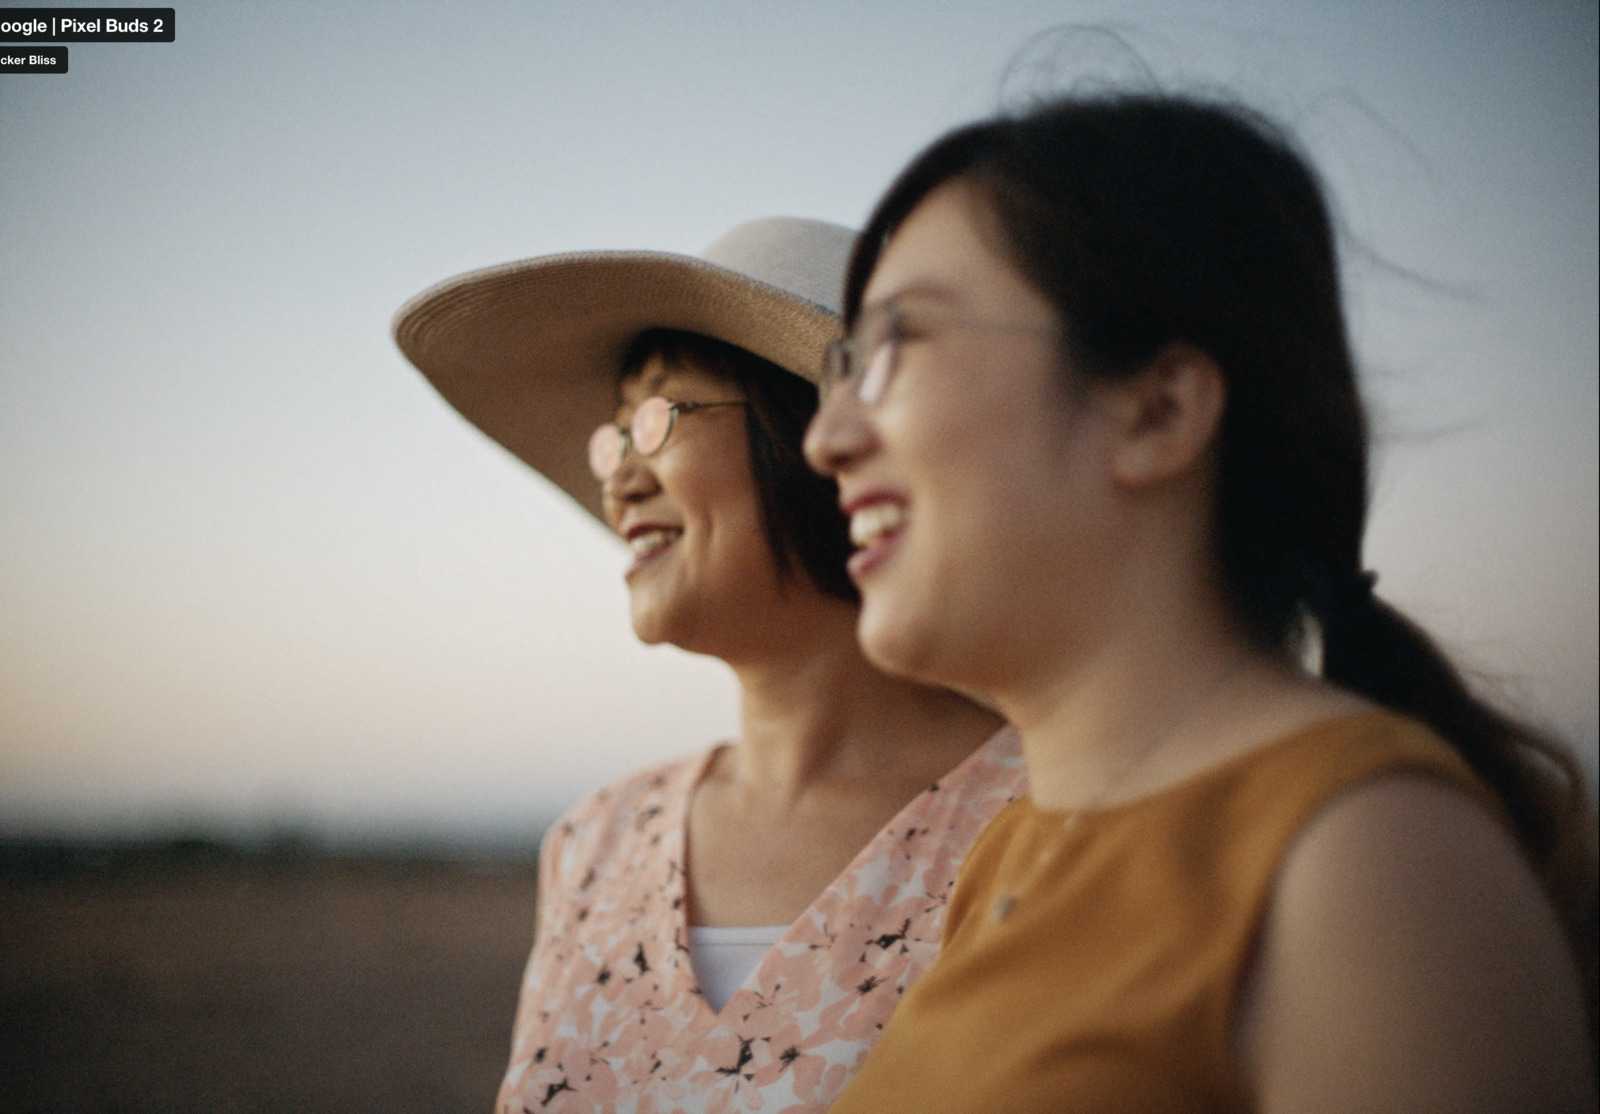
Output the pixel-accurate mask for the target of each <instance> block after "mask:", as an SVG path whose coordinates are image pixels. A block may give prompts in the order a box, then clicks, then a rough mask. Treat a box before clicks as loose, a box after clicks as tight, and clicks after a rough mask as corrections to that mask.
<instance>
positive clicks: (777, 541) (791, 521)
mask: <svg viewBox="0 0 1600 1114" xmlns="http://www.w3.org/2000/svg"><path fill="white" fill-rule="evenodd" d="M652 357H659V358H660V359H661V361H662V362H663V363H665V364H666V365H667V366H668V367H672V368H683V367H694V368H698V369H699V370H701V371H704V372H706V373H707V374H708V375H714V376H716V377H717V378H718V379H721V380H724V381H726V382H727V383H729V384H731V385H732V386H734V387H736V388H737V389H738V390H739V392H740V393H741V394H743V395H744V397H745V399H746V400H747V401H748V402H749V404H750V405H748V406H746V407H745V433H746V436H747V438H748V440H749V444H750V471H751V474H752V475H753V476H754V477H755V482H756V492H757V494H758V497H759V498H760V500H761V522H762V525H763V526H764V527H765V529H766V534H767V544H768V545H769V546H770V547H771V549H772V556H773V560H774V561H776V562H777V566H778V574H779V577H780V579H781V578H787V577H791V576H793V575H794V574H795V572H796V568H795V564H796V562H798V563H799V568H800V570H801V571H803V573H804V575H805V576H807V577H809V578H810V579H811V582H812V583H813V584H815V585H816V586H817V588H818V589H820V590H821V591H822V592H824V593H825V594H827V595H830V596H834V597H837V598H838V599H842V600H848V601H849V602H851V603H859V602H860V601H861V597H860V595H859V594H858V593H857V592H856V586H855V584H853V583H852V582H851V580H850V575H849V574H848V573H847V572H846V571H845V562H846V561H847V560H848V559H849V557H850V549H851V546H850V526H849V523H848V522H847V521H846V520H845V517H844V515H843V513H842V512H841V511H840V510H839V490H838V488H837V487H836V486H835V485H834V482H833V481H832V480H830V479H825V478H824V477H822V476H819V475H817V474H816V473H815V472H813V471H812V470H811V469H810V468H809V467H807V465H806V461H805V457H804V456H803V455H802V454H801V451H800V444H801V441H802V440H803V439H804V437H805V433H806V425H807V424H808V423H809V422H810V421H811V417H812V415H814V414H815V413H816V412H817V388H816V387H815V386H814V385H812V384H811V383H808V382H807V381H806V380H804V379H802V378H801V377H800V376H798V375H794V374H792V373H790V372H788V371H785V370H784V369H783V368H781V367H779V366H778V365H777V364H774V363H772V362H771V361H769V360H764V359H762V358H761V357H760V356H757V355H756V354H755V353H753V352H750V351H748V350H747V349H744V348H740V347H738V346H737V345H734V344H729V343H727V342H726V341H721V340H717V339H716V338H714V337H708V336H702V335H701V334H699V333H691V332H685V331H683V330H680V329H646V330H645V331H644V332H642V333H640V334H639V335H638V336H637V337H635V338H634V340H633V343H631V344H630V345H629V346H628V350H627V352H626V353H625V354H624V355H623V358H622V368H621V371H620V373H619V376H618V378H619V379H626V378H628V377H629V376H631V375H634V374H636V373H638V372H639V371H640V370H641V369H643V367H644V365H645V364H646V363H647V362H648V361H649V360H650V359H651V358H652Z"/></svg>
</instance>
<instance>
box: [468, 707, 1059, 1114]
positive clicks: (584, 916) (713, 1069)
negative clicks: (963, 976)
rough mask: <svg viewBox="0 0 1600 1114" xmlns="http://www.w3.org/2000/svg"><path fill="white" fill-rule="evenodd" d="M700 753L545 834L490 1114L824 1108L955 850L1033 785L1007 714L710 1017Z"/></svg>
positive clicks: (619, 788)
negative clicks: (689, 835) (691, 864)
mask: <svg viewBox="0 0 1600 1114" xmlns="http://www.w3.org/2000/svg"><path fill="white" fill-rule="evenodd" d="M710 757H711V754H710V752H708V753H707V754H704V755H701V756H699V757H697V758H694V759H691V760H688V761H684V762H679V763H676V764H673V765H669V766H663V767H659V768H657V769H654V770H648V771H646V772H644V773H642V774H637V775H635V776H633V777H631V778H627V779H625V780H623V781H621V782H618V783H617V784H615V785H612V786H610V787H609V788H606V789H603V790H601V791H600V792H598V793H595V794H594V795H592V796H591V797H589V798H587V799H586V800H584V801H583V802H581V803H580V804H578V805H577V806H576V807H574V808H573V809H572V810H571V811H570V812H568V813H567V815H566V816H565V817H563V818H562V819H561V820H560V821H559V822H558V823H557V824H556V825H555V826H554V827H553V828H551V829H550V831H549V832H548V833H547V834H546V836H545V839H544V845H543V847H542V849H541V853H540V875H539V910H538V927H537V932H536V938H535V943H534V950H533V956H532V958H531V959H530V960H529V963H528V970H527V975H526V977H525V978H524V980H523V984H522V996H521V1002H520V1004H519V1006H518V1010H517V1019H516V1025H515V1029H514V1031H513V1035H512V1052H511V1065H510V1068H509V1070H508V1071H507V1073H506V1077H505V1080H504V1082H503V1083H502V1084H501V1088H500V1096H499V1099H498V1100H497V1102H496V1107H495V1109H496V1111H497V1114H542V1112H546V1111H548V1112H550V1114H591V1112H592V1114H600V1112H606V1114H612V1112H626V1114H670V1112H679V1111H683V1112H695V1114H699V1112H702V1111H703V1112H706V1114H723V1112H730V1114H731V1112H734V1111H757V1110H759V1111H762V1112H764V1114H811V1112H820V1111H823V1110H825V1109H826V1108H827V1106H828V1104H829V1103H830V1102H832V1100H833V1098H834V1097H835V1096H836V1095H837V1094H838V1093H839V1091H840V1090H841V1088H842V1087H843V1086H844V1083H845V1081H846V1080H847V1079H849V1077H850V1076H851V1074H852V1073H854V1071H855V1070H856V1068H857V1066H858V1065H859V1064H860V1063H861V1061H862V1060H863V1059H865V1057H866V1054H867V1051H868V1050H869V1049H870V1048H871V1046H872V1044H873V1042H874V1041H875V1040H876V1039H877V1037H878V1034H879V1033H880V1032H881V1030H882V1028H883V1025H884V1023H885V1022H887V1021H888V1019H889V1015H890V1013H892V1012H893V1010H894V1008H895V1005H896V1004H897V1003H898V1002H899V1000H900V996H901V995H902V994H904V993H905V991H906V988H907V987H909V986H910V985H911V984H912V983H913V982H914V981H915V980H916V979H917V978H918V977H919V976H920V975H921V974H922V973H923V971H925V970H926V969H927V968H928V966H929V965H930V964H931V963H932V962H933V958H934V956H935V955H936V954H937V952H938V948H939V941H940V937H941V935H942V932H943V927H944V913H945V903H946V901H947V900H948V898H949V895H950V890H951V888H952V887H953V886H954V884H955V878H956V873H957V869H958V867H959V866H960V862H961V858H962V856H963V855H964V854H965V853H966V850H967V848H968V847H970V846H971V844H972V842H973V840H974V839H975V838H976V837H977V835H978V833H979V832H981V831H982V830H983V828H984V826H985V825H986V824H987V823H988V822H989V820H990V819H991V818H992V817H994V816H995V814H996V813H998V812H999V811H1000V810H1001V809H1002V808H1004V807H1005V806H1006V805H1007V804H1008V803H1009V802H1011V801H1012V800H1015V799H1017V798H1019V797H1021V796H1024V795H1025V794H1026V792H1027V775H1026V773H1025V772H1024V770H1023V768H1022V758H1021V750H1020V744H1019V742H1018V740H1017V737H1016V734H1015V732H1014V731H1012V730H1011V729H1009V728H1007V729H1005V730H1003V731H1001V732H1000V733H999V734H997V735H995V736H994V737H993V738H991V739H990V740H989V741H988V742H986V743H984V745H983V746H981V747H979V748H978V750H977V751H975V752H974V753H973V754H972V755H971V756H970V757H968V758H967V760H966V761H964V762H963V763H962V764H961V765H960V766H957V767H956V768H955V769H954V770H952V771H951V772H950V773H949V774H947V775H945V776H944V777H943V778H941V779H940V780H939V781H938V783H936V784H935V785H934V786H932V787H931V788H929V789H927V790H925V791H924V792H923V793H921V794H920V795H918V797H917V798H916V799H915V800H914V801H912V802H911V803H910V804H909V805H907V806H906V807H905V808H904V809H903V810H902V811H901V812H900V814H899V815H898V816H896V817H895V818H894V819H893V820H892V821H890V822H889V824H888V825H887V826H886V827H885V828H884V829H883V830H882V831H880V832H879V833H878V834H877V836H875V837H874V838H873V840H872V841H871V842H870V843H868V844H867V846H866V847H865V848H863V849H862V851H861V853H860V854H859V855H857V856H856V858H855V860H854V861H853V862H852V863H851V864H850V866H849V867H847V868H846V869H845V871H844V873H842V874H841V875H839V877H838V878H836V879H835V880H834V881H833V883H832V885H830V886H829V887H828V889H827V890H826V891H824V892H823V893H822V895H821V896H820V897H818V898H817V900H816V901H815V902H813V903H812V905H811V906H810V908H808V909H807V910H806V911H805V912H804V913H802V914H801V915H800V917H799V919H798V920H796V921H795V922H794V924H792V925H790V926H789V928H788V930H787V931H786V932H785V933H784V935H783V937H782V938H781V939H780V940H779V941H778V943H777V944H776V945H775V946H774V947H773V948H772V950H771V951H770V952H768V953H767V955H766V956H765V958H763V959H762V961H761V963H760V964H759V965H758V966H757V968H756V970H755V972H754V973H753V974H752V975H751V976H750V977H749V978H748V979H746V980H745V982H744V985H743V986H742V987H741V988H740V989H739V990H738V991H736V992H735V993H734V995H733V997H732V998H730V999H729V1000H728V1003H727V1005H726V1006H725V1007H724V1008H723V1010H722V1011H721V1013H717V1012H714V1011H713V1010H712V1008H711V1006H710V1005H709V1004H708V1003H707V1002H706V1001H705V999H704V997H703V996H702V994H701V992H700V988H699V986H698V985H697V984H696V982H695V976H694V970H693V968H692V967H691V966H690V963H689V952H688V923H687V919H686V915H685V910H686V905H687V902H686V889H685V880H684V869H683V863H684V847H685V825H686V820H687V815H688V807H689V800H690V797H691V795H692V793H693V790H694V787H695V786H696V785H697V784H698V783H699V780H700V777H701V775H702V774H703V773H704V771H705V768H706V765H707V763H708V762H709V760H710Z"/></svg>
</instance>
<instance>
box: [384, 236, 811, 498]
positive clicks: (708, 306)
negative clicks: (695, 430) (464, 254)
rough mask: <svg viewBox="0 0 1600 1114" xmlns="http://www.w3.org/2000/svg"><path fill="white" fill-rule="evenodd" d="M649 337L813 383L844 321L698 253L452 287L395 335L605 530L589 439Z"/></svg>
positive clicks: (588, 260) (588, 261) (623, 255)
mask: <svg viewBox="0 0 1600 1114" xmlns="http://www.w3.org/2000/svg"><path fill="white" fill-rule="evenodd" d="M650 328H670V329H685V330H689V331H692V332H696V333H702V334H705V335H706V336H711V337H716V338H718V339H720V340H724V341H727V342H728V343H730V344H736V345H738V346H740V347H741V348H746V349H748V350H750V351H751V352H754V353H755V354H756V355H758V356H762V357H764V358H766V359H768V360H771V361H772V362H773V363H775V364H777V365H778V366H780V367H782V368H785V369H787V370H789V371H791V372H793V373H795V374H796V375H800V376H803V377H804V378H806V379H808V380H811V381H812V382H815V381H816V379H817V376H818V373H819V367H820V362H821V356H822V353H823V350H824V349H825V348H826V346H827V344H828V342H829V341H830V340H832V339H833V337H835V336H836V335H837V334H838V329H839V319H838V317H837V316H836V315H835V314H834V313H833V312H832V311H831V310H829V309H828V308H826V307H824V306H822V305H819V304H817V303H815V302H812V301H810V300H808V299H806V298H804V297H800V296H798V295H796V294H794V293H791V292H790V291H788V290H785V289H782V288H780V287H777V286H773V285H770V284H768V283H766V282H762V281H760V280H758V279H755V278H751V277H749V276H748V275H745V274H742V273H740V272H739V271H736V270H731V269H729V268H727V267H723V266H720V265H718V264H716V263H710V262H707V261H706V260H703V259H699V258H696V257H694V256H688V255H678V254H672V253H667V252H625V251H617V252H581V253H574V254H570V255H552V256H545V257H542V258H539V259H531V260H525V261H523V262H519V263H508V264H504V265H501V266H498V267H489V268H486V269H484V270H480V271H473V272H471V273H469V274H465V275H460V276H458V277H456V278H453V279H448V280H446V281H445V282H442V283H440V284H439V285H437V286H434V287H432V288H431V289H429V290H426V291H424V292H423V293H422V294H420V295H418V296H417V297H415V298H413V299H411V301H409V302H407V303H406V304H405V305H404V306H402V307H401V309H400V311H399V313H398V314H396V316H395V321H394V336H395V341H396V343H398V344H399V346H400V350H401V351H402V352H403V353H405V355H406V358H407V359H409V360H410V361H411V362H412V363H413V364H415V365H416V366H417V368H418V369H419V370H421V372H422V373H423V374H424V375H425V376H427V378H428V380H429V382H431V383H432V384H433V386H434V387H435V388H436V389H437V390H438V391H439V393H440V394H441V395H443V396H444V397H445V399H446V400H447V401H448V402H449V403H450V404H451V405H452V406H454V407H455V408H456V409H457V410H458V411H460V412H461V414H462V415H463V416H465V417H466V418H467V419H468V420H469V421H471V422H472V423H473V424H474V425H476V426H477V427H478V428H479V429H481V430H483V431H484V432H485V433H487V434H488V435H489V436H490V437H492V438H493V439H494V440H496V441H498V442H499V443H500V444H501V445H503V446H505V448H507V449H508V450H510V451H511V452H512V453H513V454H514V455H516V456H517V457H518V458H519V459H521V460H522V461H524V462H525V463H527V464H528V465H529V466H530V467H532V468H534V469H536V470H538V471H539V472H541V473H543V474H544V475H545V476H546V477H548V478H549V479H550V480H551V481H552V482H553V483H555V484H556V485H557V486H558V487H560V488H561V489H562V490H563V491H565V492H566V493H567V494H568V495H570V496H571V497H572V498H573V499H575V500H577V502H578V503H579V504H580V505H581V506H583V508H584V509H585V510H587V511H589V513H590V514H593V515H594V516H595V517H597V518H600V519H601V520H602V521H604V516H603V514H602V511H601V503H600V485H599V484H598V483H597V482H596V481H595V479H594V477H593V476H591V475H590V474H589V470H588V465H587V446H588V439H589V436H590V434H591V433H592V432H593V430H594V429H595V427H596V426H598V425H600V424H601V423H602V422H605V421H608V420H609V419H610V418H611V417H612V416H613V415H614V413H615V411H616V401H617V400H616V376H617V371H618V369H619V367H620V366H621V361H622V357H623V354H624V352H625V351H626V349H627V346H628V344H629V343H630V342H631V341H632V340H633V338H634V337H636V336H637V335H638V334H639V333H640V332H642V331H644V330H645V329H650Z"/></svg>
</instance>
